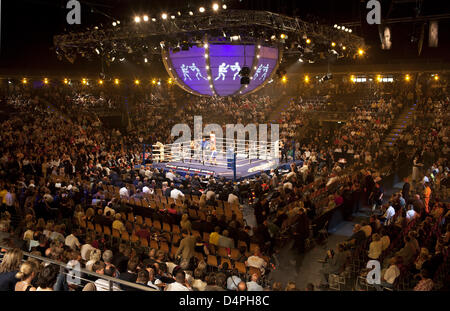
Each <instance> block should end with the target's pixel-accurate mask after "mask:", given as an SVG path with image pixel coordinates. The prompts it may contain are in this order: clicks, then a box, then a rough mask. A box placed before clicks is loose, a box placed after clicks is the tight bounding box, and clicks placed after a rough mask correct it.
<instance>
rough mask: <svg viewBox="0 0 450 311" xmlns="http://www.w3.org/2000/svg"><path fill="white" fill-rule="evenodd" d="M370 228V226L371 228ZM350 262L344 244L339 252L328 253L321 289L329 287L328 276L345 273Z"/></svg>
mask: <svg viewBox="0 0 450 311" xmlns="http://www.w3.org/2000/svg"><path fill="white" fill-rule="evenodd" d="M369 227H370V226H369ZM347 260H348V254H347V252H346V251H345V249H344V246H343V245H342V244H339V245H338V249H337V252H336V253H334V252H333V250H329V251H328V252H327V259H326V263H325V264H324V267H323V268H322V269H321V270H320V276H321V284H320V286H321V287H328V286H329V285H328V276H329V275H330V274H339V273H341V272H343V271H344V268H345V265H346V263H347Z"/></svg>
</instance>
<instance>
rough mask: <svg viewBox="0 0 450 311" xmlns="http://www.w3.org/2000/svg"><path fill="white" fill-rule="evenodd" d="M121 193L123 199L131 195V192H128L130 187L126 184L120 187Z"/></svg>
mask: <svg viewBox="0 0 450 311" xmlns="http://www.w3.org/2000/svg"><path fill="white" fill-rule="evenodd" d="M119 194H120V198H121V199H124V198H129V197H130V193H129V192H128V189H127V188H126V187H125V186H124V187H122V188H120V190H119Z"/></svg>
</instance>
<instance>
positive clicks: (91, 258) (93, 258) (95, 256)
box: [86, 248, 102, 272]
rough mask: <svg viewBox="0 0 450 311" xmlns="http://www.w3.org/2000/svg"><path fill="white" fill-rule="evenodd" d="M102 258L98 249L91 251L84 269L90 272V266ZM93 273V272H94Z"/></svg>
mask: <svg viewBox="0 0 450 311" xmlns="http://www.w3.org/2000/svg"><path fill="white" fill-rule="evenodd" d="M101 258H102V251H101V250H99V249H97V248H96V249H93V250H91V252H90V253H89V261H88V262H87V263H86V269H87V270H89V271H92V266H93V265H94V264H96V263H97V262H99V261H100V259H101ZM94 272H95V271H94Z"/></svg>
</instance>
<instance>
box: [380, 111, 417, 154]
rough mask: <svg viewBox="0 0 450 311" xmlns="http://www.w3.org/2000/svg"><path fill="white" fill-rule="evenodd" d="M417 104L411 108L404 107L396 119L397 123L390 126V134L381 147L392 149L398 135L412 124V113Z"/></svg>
mask: <svg viewBox="0 0 450 311" xmlns="http://www.w3.org/2000/svg"><path fill="white" fill-rule="evenodd" d="M416 106H417V104H413V105H412V106H411V107H406V109H405V110H404V111H403V112H402V114H401V115H400V116H399V117H398V118H397V121H395V123H394V124H393V125H392V128H391V132H390V133H389V134H388V135H387V136H386V137H385V138H384V141H383V146H386V147H392V146H393V145H394V143H395V142H396V141H397V139H398V138H399V136H400V134H401V133H402V132H403V131H404V130H405V129H406V127H407V126H408V125H409V124H410V123H411V122H412V119H413V115H414V112H415V110H416Z"/></svg>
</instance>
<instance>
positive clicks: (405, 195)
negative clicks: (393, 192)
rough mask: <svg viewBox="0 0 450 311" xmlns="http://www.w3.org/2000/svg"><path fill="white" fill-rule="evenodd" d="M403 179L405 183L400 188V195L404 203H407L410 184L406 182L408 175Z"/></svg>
mask: <svg viewBox="0 0 450 311" xmlns="http://www.w3.org/2000/svg"><path fill="white" fill-rule="evenodd" d="M404 181H405V184H404V185H403V188H402V196H403V198H404V199H405V202H406V204H408V203H409V191H410V188H411V185H410V184H409V182H408V177H405V179H404Z"/></svg>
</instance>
